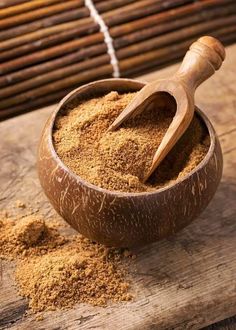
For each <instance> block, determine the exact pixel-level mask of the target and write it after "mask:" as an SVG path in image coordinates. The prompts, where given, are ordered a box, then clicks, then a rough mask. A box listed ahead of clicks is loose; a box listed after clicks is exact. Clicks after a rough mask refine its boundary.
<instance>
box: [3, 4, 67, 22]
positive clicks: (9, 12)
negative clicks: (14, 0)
mask: <svg viewBox="0 0 236 330" xmlns="http://www.w3.org/2000/svg"><path fill="white" fill-rule="evenodd" d="M58 2H62V0H37V1H28V2H25V3H23V4H18V5H15V6H10V7H6V8H3V9H0V18H5V17H8V16H13V15H16V14H22V13H24V12H27V11H30V10H33V9H37V8H42V7H46V6H48V5H51V4H54V3H58ZM0 8H1V7H0Z"/></svg>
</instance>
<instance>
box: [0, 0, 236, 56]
mask: <svg viewBox="0 0 236 330" xmlns="http://www.w3.org/2000/svg"><path fill="white" fill-rule="evenodd" d="M105 2H106V1H105ZM232 2H233V3H234V4H235V2H234V0H225V1H224V0H205V1H204V2H201V3H200V2H194V3H193V4H189V5H186V6H183V7H177V8H176V9H172V10H169V11H166V12H164V13H158V14H154V15H151V16H147V17H144V18H142V19H139V20H138V21H134V22H129V23H125V24H122V25H119V26H117V27H116V26H115V27H113V28H111V29H110V32H111V34H112V36H113V37H116V36H119V35H121V34H125V33H130V32H133V31H137V30H139V29H142V28H145V27H147V26H149V25H150V24H151V25H153V22H154V21H158V22H162V21H167V20H168V19H169V20H170V19H171V18H175V19H176V18H178V17H180V16H184V15H187V14H189V15H190V14H191V13H193V12H195V13H196V12H199V11H202V10H204V9H207V8H211V7H212V6H213V8H211V10H214V6H218V5H224V6H225V5H227V3H232ZM102 3H103V2H102ZM102 3H101V4H102ZM112 3H113V2H112ZM222 9H223V8H222ZM163 14H165V15H163ZM209 14H210V12H209ZM81 23H82V22H80V21H72V22H67V23H62V24H58V25H55V26H50V27H46V28H42V29H40V30H38V31H36V32H31V33H27V34H23V35H20V36H16V37H12V38H10V39H8V40H5V41H2V42H0V49H1V50H4V49H9V48H13V47H16V46H19V45H21V44H24V43H30V42H32V41H35V40H39V39H42V38H44V37H47V36H50V35H52V34H59V33H60V32H64V33H70V30H71V29H76V28H78V27H79V26H81ZM83 24H84V23H83ZM74 31H75V33H77V32H76V30H74ZM58 37H59V35H58Z"/></svg>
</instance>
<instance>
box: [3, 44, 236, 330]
mask: <svg viewBox="0 0 236 330" xmlns="http://www.w3.org/2000/svg"><path fill="white" fill-rule="evenodd" d="M227 53H228V54H227V59H226V61H225V63H224V64H223V67H222V70H221V71H220V72H219V73H218V75H216V76H215V77H213V78H212V79H211V80H209V81H208V82H206V83H205V84H204V85H203V86H202V87H201V88H199V91H198V93H197V96H196V103H197V105H199V106H200V107H201V108H202V109H203V110H204V111H205V112H206V113H207V114H208V115H209V117H210V118H211V120H212V122H213V124H214V125H215V128H216V130H217V132H218V134H219V136H220V141H221V145H222V147H223V152H224V176H223V179H222V182H221V185H220V187H219V189H218V191H217V193H216V195H215V197H214V199H213V201H212V202H211V203H210V205H209V206H208V208H207V209H206V211H205V212H204V213H203V214H202V215H201V216H200V217H199V219H198V220H196V221H195V222H194V223H193V224H191V225H190V226H189V227H188V228H186V229H185V230H183V231H182V232H180V233H179V234H177V235H176V236H174V237H172V238H170V239H168V240H163V241H161V242H159V243H155V244H152V245H151V246H146V247H145V248H142V249H140V251H137V252H138V258H137V262H136V267H135V269H134V270H132V269H131V270H130V272H131V279H132V281H133V291H134V293H135V295H136V299H135V301H133V302H129V303H124V304H119V305H116V304H113V305H111V306H109V307H108V308H95V307H91V306H88V305H85V304H81V305H77V306H76V308H75V309H71V310H69V311H60V312H54V313H47V314H46V315H45V318H44V320H42V321H35V319H34V318H33V317H32V316H27V317H24V318H22V317H23V314H24V312H25V310H26V308H27V301H26V300H24V299H22V298H21V297H19V296H17V295H16V289H15V288H14V286H13V281H12V278H11V274H12V271H13V270H12V266H11V265H9V264H8V263H6V262H3V263H2V266H1V269H2V271H1V273H2V277H1V290H0V328H2V329H4V328H7V329H20V330H24V329H37V330H38V329H70V330H72V329H129V330H130V329H158V330H161V329H181V330H182V329H199V328H201V327H204V326H207V325H209V324H212V323H214V322H216V321H220V320H223V319H225V318H227V317H231V316H233V315H235V314H236V281H235V273H236V263H235V260H236V223H235V218H236V207H235V199H236V178H235V166H236V161H235V158H236V142H235V141H236V127H235V121H236V113H235V106H236V103H235V94H236V77H235V61H236V45H234V46H231V47H229V48H228V49H227ZM175 70H176V65H175V66H172V67H169V68H166V69H164V70H162V72H159V73H158V74H157V73H152V74H150V75H148V76H145V77H144V78H146V79H147V80H149V81H151V80H153V79H157V78H159V77H160V75H162V76H166V74H167V73H169V74H172V73H173V72H174V71H175ZM51 110H52V107H50V108H45V109H42V110H41V111H37V112H32V113H30V114H27V115H23V116H21V117H18V118H15V119H11V120H8V121H5V122H3V123H1V130H0V135H1V137H0V141H1V142H0V143H1V148H0V159H1V172H0V180H1V195H0V203H1V208H8V207H9V208H10V206H11V205H12V203H13V202H14V201H15V200H17V199H21V200H23V201H25V202H30V203H31V204H34V203H36V201H38V202H39V203H40V206H41V208H42V212H43V213H44V214H45V215H47V214H51V213H53V211H52V209H51V207H50V205H49V203H48V202H47V201H46V198H45V197H44V195H43V193H42V191H41V189H40V186H39V182H38V179H37V176H36V171H35V153H36V144H37V142H38V138H39V132H40V130H41V128H42V126H43V124H44V122H45V120H46V118H47V117H48V115H49V113H50V112H51Z"/></svg>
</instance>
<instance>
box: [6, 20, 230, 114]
mask: <svg viewBox="0 0 236 330" xmlns="http://www.w3.org/2000/svg"><path fill="white" fill-rule="evenodd" d="M196 31H198V30H196ZM196 31H194V30H191V33H190V32H189V33H188V34H186V35H185V36H184V37H183V39H185V40H184V41H181V42H178V41H179V40H177V43H172V42H171V44H168V45H167V46H166V45H165V46H164V47H162V48H158V49H154V50H151V51H147V52H144V53H142V51H141V55H136V56H132V57H129V58H125V60H121V61H120V62H119V63H120V64H119V65H120V69H121V72H126V71H128V70H131V71H132V70H133V68H135V67H136V66H137V67H138V66H139V65H141V64H142V65H144V64H143V63H146V62H150V63H152V62H155V63H156V61H158V60H159V59H160V58H162V57H167V58H168V56H169V54H171V53H172V52H177V53H178V52H179V50H180V49H182V47H184V48H185V49H186V45H187V44H188V45H189V44H190V41H189V40H191V41H192V40H193V39H195V38H196ZM217 31H218V32H217ZM235 31H236V26H235V25H233V26H229V27H225V28H223V29H222V28H221V29H218V30H215V29H214V31H213V35H215V36H218V35H222V34H227V33H232V32H235ZM201 32H202V31H201ZM205 32H208V30H206V31H204V33H205ZM193 36H195V37H193ZM187 37H188V39H187V40H186V38H187ZM179 39H180V38H179ZM170 40H172V39H170ZM180 40H182V39H180ZM148 65H149V64H148ZM135 70H136V69H135ZM108 73H110V74H111V73H112V71H111V65H107V64H106V65H104V66H99V67H97V68H95V69H94V70H86V71H83V72H80V73H76V74H75V75H71V76H69V77H67V78H66V79H59V80H57V81H54V83H53V84H51V83H49V84H46V85H43V86H42V87H39V88H35V89H32V90H30V91H28V92H25V93H23V94H18V95H15V97H14V98H12V97H10V98H7V99H5V100H2V102H1V104H0V109H4V108H9V107H11V106H14V105H16V104H20V103H24V102H27V101H28V100H31V99H33V98H37V97H41V96H43V95H47V94H48V93H50V92H55V91H56V90H61V89H63V88H68V87H70V86H72V85H74V84H76V83H77V84H81V83H82V82H84V81H89V80H92V79H95V78H96V77H97V76H101V75H103V74H105V75H107V74H108Z"/></svg>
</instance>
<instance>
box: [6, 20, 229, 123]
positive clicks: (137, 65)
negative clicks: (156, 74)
mask: <svg viewBox="0 0 236 330" xmlns="http://www.w3.org/2000/svg"><path fill="white" fill-rule="evenodd" d="M214 35H215V36H216V37H219V38H220V40H221V41H222V42H223V43H224V42H229V41H232V40H235V26H234V27H231V32H230V30H229V29H228V30H227V29H221V32H220V31H215V33H214ZM194 40H195V38H194ZM194 40H193V39H192V40H188V41H184V43H181V44H179V45H180V46H181V47H182V48H181V50H182V52H181V50H180V48H178V47H177V46H176V45H171V46H168V47H165V50H158V51H155V52H149V53H147V54H142V55H139V56H136V57H135V58H133V59H132V61H130V59H129V60H125V61H122V65H121V67H122V70H123V74H125V75H127V74H129V75H130V74H132V75H135V74H137V73H138V72H139V73H140V71H141V70H142V69H143V68H144V69H145V70H147V68H148V67H150V66H153V65H156V66H157V65H158V66H160V65H163V64H164V63H166V62H170V61H173V60H177V59H178V58H179V57H181V56H183V54H184V53H185V52H186V49H187V48H188V46H189V45H190V44H191V42H193V41H194ZM158 55H159V57H158ZM151 60H152V61H153V62H151ZM127 61H128V62H127ZM131 67H132V69H130V68H131ZM110 69H111V68H110ZM108 72H109V69H108V68H107V67H106V68H102V69H101V68H100V74H101V76H100V77H97V78H100V79H101V78H105V77H107V76H108V75H110V74H111V73H108ZM111 72H112V70H111ZM85 79H86V75H85ZM84 82H85V81H82V82H81V83H84ZM75 85H76V86H78V82H75ZM75 85H73V86H72V85H71V87H70V88H68V89H63V90H60V91H57V92H53V93H50V94H48V95H45V96H43V97H39V98H35V99H31V100H29V101H28V102H27V103H23V104H19V105H17V106H14V107H10V108H7V109H4V110H1V111H0V119H3V118H6V117H7V116H11V115H16V114H19V113H22V112H25V111H27V110H32V109H34V108H35V107H39V106H43V105H48V104H51V103H52V102H53V101H57V100H58V99H60V98H62V97H64V96H65V95H66V94H67V93H68V92H69V91H70V90H71V89H72V87H74V86H75Z"/></svg>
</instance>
